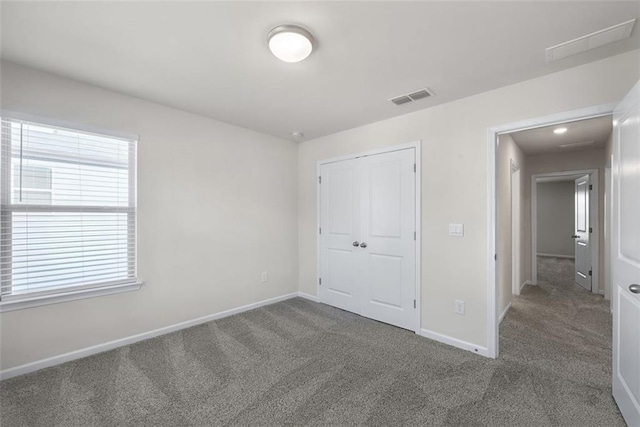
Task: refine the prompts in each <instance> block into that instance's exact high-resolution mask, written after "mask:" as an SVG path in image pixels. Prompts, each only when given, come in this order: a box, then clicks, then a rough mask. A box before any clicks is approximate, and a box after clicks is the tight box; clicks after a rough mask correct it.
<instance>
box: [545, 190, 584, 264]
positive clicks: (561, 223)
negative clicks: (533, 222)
mask: <svg viewBox="0 0 640 427" xmlns="http://www.w3.org/2000/svg"><path fill="white" fill-rule="evenodd" d="M537 190H538V191H537V197H538V203H537V209H538V215H537V219H538V233H537V234H538V236H537V238H538V245H537V248H538V254H548V255H564V256H567V257H574V256H575V247H574V246H575V241H574V239H572V238H571V236H572V235H573V233H574V231H575V227H574V223H575V183H574V182H573V181H556V182H540V183H538V189H537Z"/></svg>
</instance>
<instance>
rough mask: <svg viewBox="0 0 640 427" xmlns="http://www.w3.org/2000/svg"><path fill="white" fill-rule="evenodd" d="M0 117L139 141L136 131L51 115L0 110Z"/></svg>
mask: <svg viewBox="0 0 640 427" xmlns="http://www.w3.org/2000/svg"><path fill="white" fill-rule="evenodd" d="M0 117H2V118H8V119H14V120H22V121H25V122H31V123H35V124H41V125H46V126H52V127H58V128H64V129H68V130H73V131H81V132H86V133H93V134H97V135H101V136H108V137H111V138H116V139H124V140H126V141H129V142H131V141H134V142H138V140H139V137H138V135H136V134H134V133H127V132H120V131H116V130H111V129H104V128H100V127H97V126H91V125H86V124H80V123H73V122H67V121H64V120H58V119H54V118H50V117H42V116H38V115H35V114H29V113H23V112H20V111H10V110H0Z"/></svg>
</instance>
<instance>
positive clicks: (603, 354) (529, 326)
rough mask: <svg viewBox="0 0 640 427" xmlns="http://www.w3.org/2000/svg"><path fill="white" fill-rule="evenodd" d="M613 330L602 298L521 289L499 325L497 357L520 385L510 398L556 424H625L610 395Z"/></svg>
mask: <svg viewBox="0 0 640 427" xmlns="http://www.w3.org/2000/svg"><path fill="white" fill-rule="evenodd" d="M576 288H577V287H576ZM611 330H612V317H611V313H610V311H609V304H608V302H607V301H605V300H604V298H603V297H601V296H599V295H594V294H592V293H590V292H587V291H584V290H582V289H577V290H574V289H571V287H567V286H562V285H560V286H558V285H555V284H551V283H548V282H539V285H538V286H531V285H527V286H525V287H524V289H523V291H522V294H521V295H520V296H514V297H513V302H512V306H511V309H510V310H509V312H508V314H507V316H506V317H505V319H504V321H503V322H502V324H501V325H500V358H501V359H502V360H504V362H507V364H510V363H513V374H512V377H511V378H509V381H510V382H512V384H514V387H515V385H516V384H518V383H519V384H521V386H520V389H517V388H514V389H513V390H512V392H513V395H514V396H518V397H519V398H523V399H529V400H530V405H531V406H532V408H531V409H532V411H534V412H535V411H536V409H537V407H538V406H539V405H540V406H542V407H544V410H545V412H546V413H547V416H548V418H549V420H550V421H551V423H552V424H554V425H608V426H618V425H620V426H624V425H625V423H624V420H623V419H622V416H621V415H620V412H619V411H618V408H617V406H616V404H615V402H614V400H613V397H612V396H611V375H612V373H611V370H612V368H611ZM531 389H533V392H534V394H535V399H532V396H531V394H530V391H531ZM527 391H529V394H527Z"/></svg>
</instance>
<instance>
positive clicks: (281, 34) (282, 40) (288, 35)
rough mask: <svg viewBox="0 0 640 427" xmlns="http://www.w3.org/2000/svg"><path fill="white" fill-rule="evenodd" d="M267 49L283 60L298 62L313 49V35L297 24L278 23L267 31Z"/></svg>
mask: <svg viewBox="0 0 640 427" xmlns="http://www.w3.org/2000/svg"><path fill="white" fill-rule="evenodd" d="M267 41H268V42H269V49H270V50H271V53H273V54H274V55H275V56H276V58H278V59H280V60H282V61H284V62H300V61H302V60H303V59H305V58H306V57H307V56H309V55H310V54H311V51H312V50H313V36H312V35H311V33H310V32H309V31H307V30H305V29H304V28H302V27H298V26H297V25H280V26H278V27H275V28H274V29H273V30H271V31H269V36H268V37H267Z"/></svg>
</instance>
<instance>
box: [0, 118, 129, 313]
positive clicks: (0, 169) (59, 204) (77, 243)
mask: <svg viewBox="0 0 640 427" xmlns="http://www.w3.org/2000/svg"><path fill="white" fill-rule="evenodd" d="M1 125H2V132H1V144H2V145H1V150H0V173H1V178H0V187H1V189H0V197H1V200H0V230H1V238H0V264H1V267H2V270H1V274H0V299H2V300H9V299H13V298H17V299H20V298H27V297H28V298H31V297H33V296H37V295H47V294H51V293H55V294H57V293H61V292H69V291H76V290H78V289H84V288H96V287H103V286H112V285H119V284H123V283H130V282H134V281H135V274H136V265H135V261H136V258H135V243H136V229H135V227H136V171H135V166H136V141H135V140H127V139H123V138H117V137H111V136H105V135H98V134H95V133H90V132H84V131H78V130H72V129H66V128H60V127H55V126H49V125H44V124H38V123H34V122H27V121H22V120H16V119H11V118H7V117H3V118H2V119H1Z"/></svg>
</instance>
